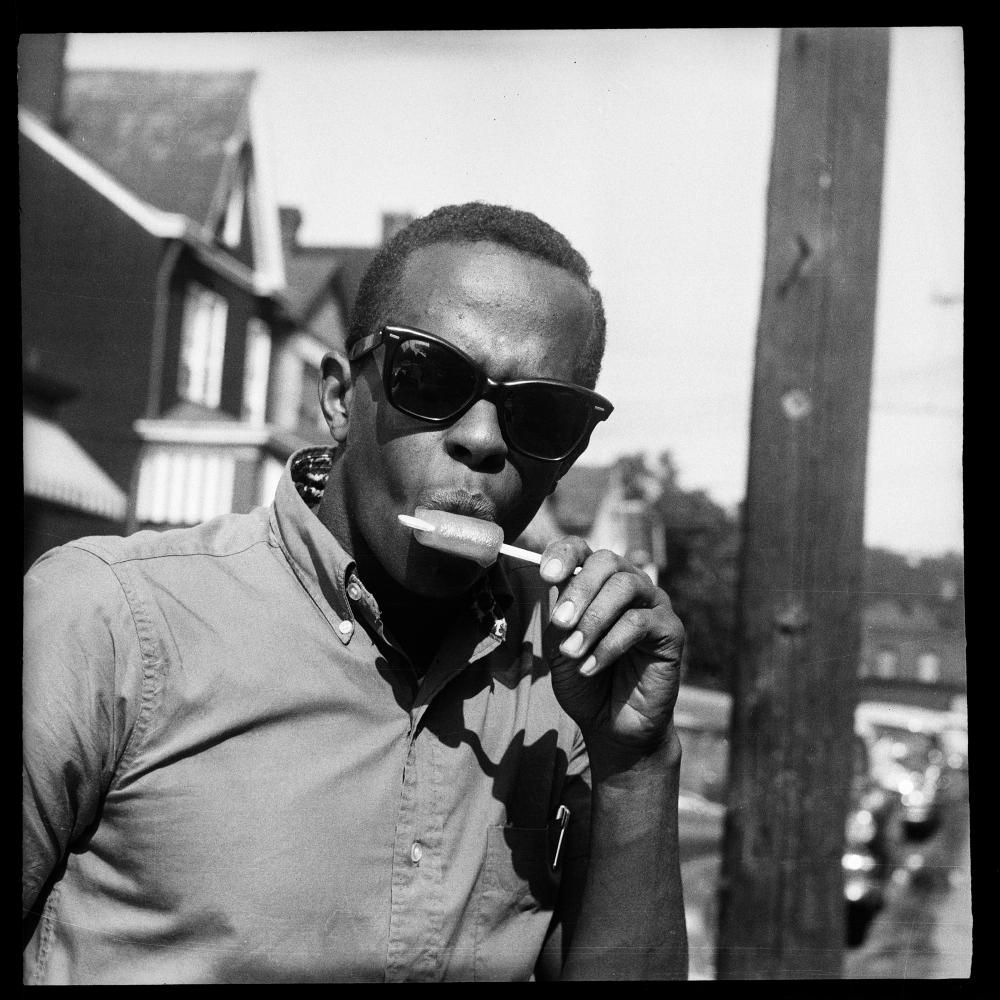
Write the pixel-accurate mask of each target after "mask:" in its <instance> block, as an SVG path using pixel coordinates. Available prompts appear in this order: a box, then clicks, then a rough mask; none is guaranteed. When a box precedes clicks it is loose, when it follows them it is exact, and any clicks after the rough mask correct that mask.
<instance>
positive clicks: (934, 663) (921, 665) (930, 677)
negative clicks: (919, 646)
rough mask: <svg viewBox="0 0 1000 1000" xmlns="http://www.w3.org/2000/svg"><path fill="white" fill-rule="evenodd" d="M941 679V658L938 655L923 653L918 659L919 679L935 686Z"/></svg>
mask: <svg viewBox="0 0 1000 1000" xmlns="http://www.w3.org/2000/svg"><path fill="white" fill-rule="evenodd" d="M940 677H941V657H940V656H938V655H937V653H930V652H927V653H921V654H920V655H919V656H918V657H917V679H918V680H921V681H923V682H924V683H925V684H933V683H934V682H935V681H936V680H938V679H939V678H940Z"/></svg>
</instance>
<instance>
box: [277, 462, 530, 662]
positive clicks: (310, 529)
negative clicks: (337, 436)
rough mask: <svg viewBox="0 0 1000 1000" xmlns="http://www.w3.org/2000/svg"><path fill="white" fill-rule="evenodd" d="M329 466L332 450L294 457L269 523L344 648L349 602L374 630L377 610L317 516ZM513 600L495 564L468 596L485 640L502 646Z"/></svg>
mask: <svg viewBox="0 0 1000 1000" xmlns="http://www.w3.org/2000/svg"><path fill="white" fill-rule="evenodd" d="M332 464H333V449H332V448H323V447H319V448H303V449H301V450H300V451H297V452H295V454H293V455H292V456H291V458H289V460H288V463H287V465H286V466H285V471H284V472H283V473H282V476H281V479H280V480H279V481H278V487H277V489H276V491H275V496H274V503H273V505H272V508H271V523H272V526H273V529H274V533H275V535H276V536H277V539H278V542H279V544H280V545H281V547H282V549H283V550H284V552H285V554H286V556H287V557H288V561H289V563H290V564H291V566H292V569H293V571H294V572H295V575H296V576H297V577H298V579H299V581H300V582H301V583H302V585H303V586H304V587H305V589H306V590H307V591H308V592H309V594H310V595H311V596H312V598H313V600H314V601H315V602H316V604H317V606H318V607H319V609H320V610H321V611H322V612H323V614H324V615H326V617H327V618H328V619H329V621H330V624H331V625H332V626H333V628H334V631H335V632H336V634H337V636H338V638H340V640H341V641H342V642H343V643H344V644H345V645H346V644H347V643H349V642H350V640H351V637H352V636H353V635H354V631H355V627H356V619H355V614H354V611H353V610H352V604H351V598H352V597H353V599H354V600H355V602H356V603H357V602H358V600H359V594H360V600H361V601H362V606H363V607H365V608H366V609H367V610H368V612H369V613H370V614H371V615H372V616H373V618H374V624H376V625H377V624H378V608H377V605H376V604H375V602H374V599H373V598H372V597H371V595H370V594H369V593H368V591H367V590H366V589H365V588H364V585H363V582H362V581H361V580H360V579H359V577H358V575H357V567H356V565H355V562H354V560H353V558H352V557H351V556H350V555H349V554H348V553H347V552H346V551H345V549H344V548H343V546H342V545H341V544H340V542H339V541H338V540H337V539H336V537H335V536H334V535H333V534H332V533H331V532H330V531H329V530H328V529H327V528H326V527H325V526H324V525H323V524H322V522H321V521H320V520H319V518H318V517H317V516H316V514H315V508H316V507H317V506H318V505H319V502H320V500H321V499H322V497H323V490H324V488H325V487H326V481H327V477H328V476H329V474H330V468H331V466H332ZM513 599H514V597H513V592H512V590H511V586H510V582H509V580H508V579H507V575H506V573H505V572H504V570H503V567H502V566H501V565H500V564H499V563H494V565H493V566H492V567H490V570H489V572H487V573H486V574H484V575H483V576H482V577H481V578H480V580H479V583H478V585H477V586H476V589H475V590H474V591H473V592H472V595H471V600H470V604H469V614H470V615H471V616H472V617H473V619H474V620H475V621H476V622H477V623H478V625H479V626H480V627H481V629H482V631H483V633H484V634H486V635H489V636H490V637H492V638H494V639H496V640H498V641H500V642H503V641H504V639H505V638H506V635H507V620H506V612H507V610H508V609H509V608H510V605H511V603H512V602H513Z"/></svg>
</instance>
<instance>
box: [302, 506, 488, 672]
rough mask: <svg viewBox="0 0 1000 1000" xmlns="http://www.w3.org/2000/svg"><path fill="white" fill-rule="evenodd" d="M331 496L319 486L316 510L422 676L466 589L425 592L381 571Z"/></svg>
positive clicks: (458, 611) (385, 624)
mask: <svg viewBox="0 0 1000 1000" xmlns="http://www.w3.org/2000/svg"><path fill="white" fill-rule="evenodd" d="M336 496H337V493H336V492H334V493H333V494H332V495H331V494H330V493H329V492H324V495H323V498H322V499H321V500H320V504H319V506H318V507H317V508H316V516H317V517H318V518H319V519H320V521H321V522H322V523H323V525H324V526H325V527H326V528H327V530H328V531H330V533H331V534H332V535H333V536H334V537H335V538H336V539H337V541H338V542H340V544H341V546H342V547H343V548H344V550H345V551H346V552H347V553H348V554H349V555H350V556H351V558H352V559H353V560H354V563H355V566H356V567H357V573H358V578H359V579H360V580H361V582H362V584H364V586H365V588H366V589H367V590H368V592H369V593H370V594H371V595H372V597H374V598H375V601H376V603H377V604H378V607H379V612H380V614H381V616H382V625H383V627H384V628H385V629H386V630H387V633H388V634H389V635H391V637H392V638H393V640H394V641H395V642H396V643H397V645H399V646H400V647H401V648H402V649H403V650H404V651H405V652H406V654H407V655H408V656H409V657H410V660H411V661H412V663H413V666H414V668H415V669H416V671H417V673H418V674H420V675H421V676H422V675H423V674H424V673H425V672H426V670H427V667H428V666H429V664H430V661H431V659H432V658H433V656H434V654H435V653H436V652H437V650H438V649H439V647H440V645H441V643H442V641H443V640H444V637H445V635H446V634H447V632H448V630H449V629H450V628H451V625H452V623H453V622H454V620H455V618H456V617H457V616H458V615H459V614H461V613H462V612H463V611H464V610H465V609H466V608H467V607H468V603H469V599H470V598H469V594H468V593H464V594H460V595H457V596H456V597H452V598H437V597H425V596H422V595H420V594H416V593H414V592H413V591H412V590H409V589H407V588H406V587H404V586H403V585H402V584H401V583H399V582H398V581H397V580H395V579H394V578H393V577H392V576H391V575H390V574H389V573H387V572H386V570H385V568H384V567H383V566H382V564H381V562H380V561H379V560H378V559H377V558H376V556H375V554H374V553H373V552H372V550H371V548H370V547H369V545H368V544H367V542H366V541H365V539H364V537H363V535H362V534H361V532H360V531H358V530H357V529H356V527H355V526H354V525H353V523H352V520H351V518H350V517H349V516H348V513H347V512H346V511H345V510H343V507H342V505H341V504H339V503H338V502H337V500H336Z"/></svg>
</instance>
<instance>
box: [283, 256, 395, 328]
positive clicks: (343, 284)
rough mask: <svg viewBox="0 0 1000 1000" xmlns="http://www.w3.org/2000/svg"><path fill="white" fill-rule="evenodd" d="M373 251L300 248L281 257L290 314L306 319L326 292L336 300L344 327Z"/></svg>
mask: <svg viewBox="0 0 1000 1000" xmlns="http://www.w3.org/2000/svg"><path fill="white" fill-rule="evenodd" d="M376 249H377V248H376V247H300V246H296V247H294V248H292V250H291V251H290V252H287V253H286V256H285V278H286V280H287V282H288V293H287V294H288V300H289V303H290V305H291V306H292V308H293V310H294V311H295V312H296V313H297V314H298V315H299V316H301V317H303V318H308V317H309V316H310V314H311V313H312V312H313V310H314V309H315V308H316V306H317V305H318V304H319V302H320V301H321V299H322V297H323V296H324V294H325V293H326V292H328V291H329V292H330V294H332V295H333V296H334V297H336V298H337V299H338V300H339V301H340V303H341V306H342V308H343V314H344V322H345V323H346V322H347V320H348V317H349V316H350V314H351V309H352V308H353V306H354V299H355V297H356V296H357V294H358V285H359V284H360V283H361V277H362V275H363V274H364V272H365V268H367V267H368V264H369V263H370V262H371V259H372V257H374V256H375V252H376Z"/></svg>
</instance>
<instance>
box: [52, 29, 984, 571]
mask: <svg viewBox="0 0 1000 1000" xmlns="http://www.w3.org/2000/svg"><path fill="white" fill-rule="evenodd" d="M778 40H779V33H778V30H777V29H770V28H766V29H764V28H761V29H758V28H739V29H735V28H734V29H726V28H708V29H698V30H689V29H657V30H646V31H640V30H631V29H612V30H587V31H577V30H558V31H501V32H494V31H470V32H459V31H447V32H332V33H331V32H292V33H288V32H281V33H277V32H276V33H268V32H265V33H259V32H258V33H224V34H215V35H199V34H190V33H187V34H182V35H172V34H145V35H127V34H116V35H97V34H84V35H71V36H70V45H69V50H68V53H67V61H68V63H69V65H70V66H71V67H73V66H75V67H84V66H86V67H120V66H134V67H146V68H151V69H156V68H185V69H203V70H213V69H218V70H222V69H237V68H238V69H244V68H250V69H254V70H256V71H257V72H258V74H259V79H260V86H261V93H262V97H263V99H264V108H265V116H266V139H267V148H266V150H265V152H266V153H267V156H268V161H269V164H270V172H271V177H272V184H273V188H274V190H275V194H276V196H277V198H278V201H279V202H280V203H281V204H287V205H296V206H298V207H299V208H300V209H301V210H302V212H303V214H304V220H303V226H302V230H301V233H300V237H301V240H302V242H304V243H307V244H308V243H315V244H341V245H345V244H354V245H365V244H372V243H374V242H376V241H377V240H378V237H379V233H380V225H381V215H382V213H383V212H386V211H405V212H412V213H415V214H422V213H424V212H426V211H429V210H430V209H432V208H434V207H436V206H438V205H440V204H445V203H448V202H459V201H467V200H472V199H482V200H487V201H497V202H502V203H505V204H510V205H514V206H516V207H519V208H526V209H529V210H531V211H533V212H535V213H537V214H538V215H540V216H541V217H542V218H544V219H545V220H546V221H548V222H550V223H552V224H553V225H554V226H556V227H557V228H558V229H561V230H562V231H563V232H564V233H565V234H566V235H567V236H568V237H569V238H570V240H571V241H572V242H573V243H574V245H576V247H577V248H578V249H579V250H580V251H581V252H582V253H583V254H584V256H585V257H587V259H588V260H589V261H590V263H591V266H592V268H593V279H594V282H595V284H596V285H597V286H598V287H599V288H600V289H601V292H602V294H603V296H604V300H605V306H606V311H607V314H608V337H609V341H608V352H607V355H606V360H605V364H604V371H603V374H602V377H601V381H600V383H599V385H598V388H599V389H600V390H601V391H602V392H604V393H605V394H606V395H607V396H609V397H610V398H611V399H612V400H613V401H614V403H615V404H616V410H615V413H614V415H613V417H612V419H611V420H610V421H609V422H607V423H605V424H602V425H601V426H600V427H599V428H598V430H597V431H596V432H595V434H594V437H593V440H592V444H591V447H590V448H589V449H588V451H587V453H586V454H585V455H584V457H583V458H582V459H581V461H582V462H585V463H603V462H607V461H610V460H612V459H614V458H615V457H616V456H617V455H620V454H624V453H634V452H636V451H644V452H646V453H647V454H648V455H649V456H650V457H651V458H653V457H655V456H656V455H658V454H659V453H660V452H661V451H664V450H669V451H671V452H672V453H673V455H674V458H675V461H676V463H677V465H678V467H679V469H680V475H681V483H682V485H684V486H685V487H688V488H701V489H705V490H706V491H707V492H708V493H709V494H710V495H711V496H712V497H713V498H714V499H716V500H717V501H718V502H720V503H722V504H725V505H727V506H731V505H733V504H734V503H736V502H737V501H738V500H740V499H741V498H742V497H743V495H744V492H745V488H746V471H747V448H748V433H749V416H750V390H751V382H752V377H753V352H754V339H755V335H756V326H757V320H758V313H759V307H760V292H761V281H762V277H763V257H764V223H765V213H766V195H767V177H768V167H769V158H770V152H771V142H772V138H773V131H772V130H773V119H774V99H775V90H776V82H777V57H778ZM963 142H964V69H963V55H962V35H961V30H960V29H959V28H951V27H933V28H895V29H893V34H892V46H891V61H890V83H889V119H888V133H887V140H886V172H885V189H884V195H883V198H884V201H883V215H882V248H881V259H880V272H879V300H878V307H877V317H876V360H875V371H874V385H873V409H872V422H871V433H870V439H869V454H868V477H867V498H866V524H865V537H866V541H867V542H868V543H869V544H872V545H883V546H886V547H889V548H893V549H896V550H898V551H903V552H911V553H915V554H917V553H920V554H938V553H941V552H944V551H948V550H951V551H961V550H962V548H963V544H962V481H961V454H962V452H961V449H962V413H961V407H962V336H963V333H962V328H963V309H962V303H961V299H960V296H961V293H962V288H963V267H964V259H963V239H964V236H963V233H964V214H963V213H964V175H963V159H964V150H963ZM956 297H957V298H956Z"/></svg>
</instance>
